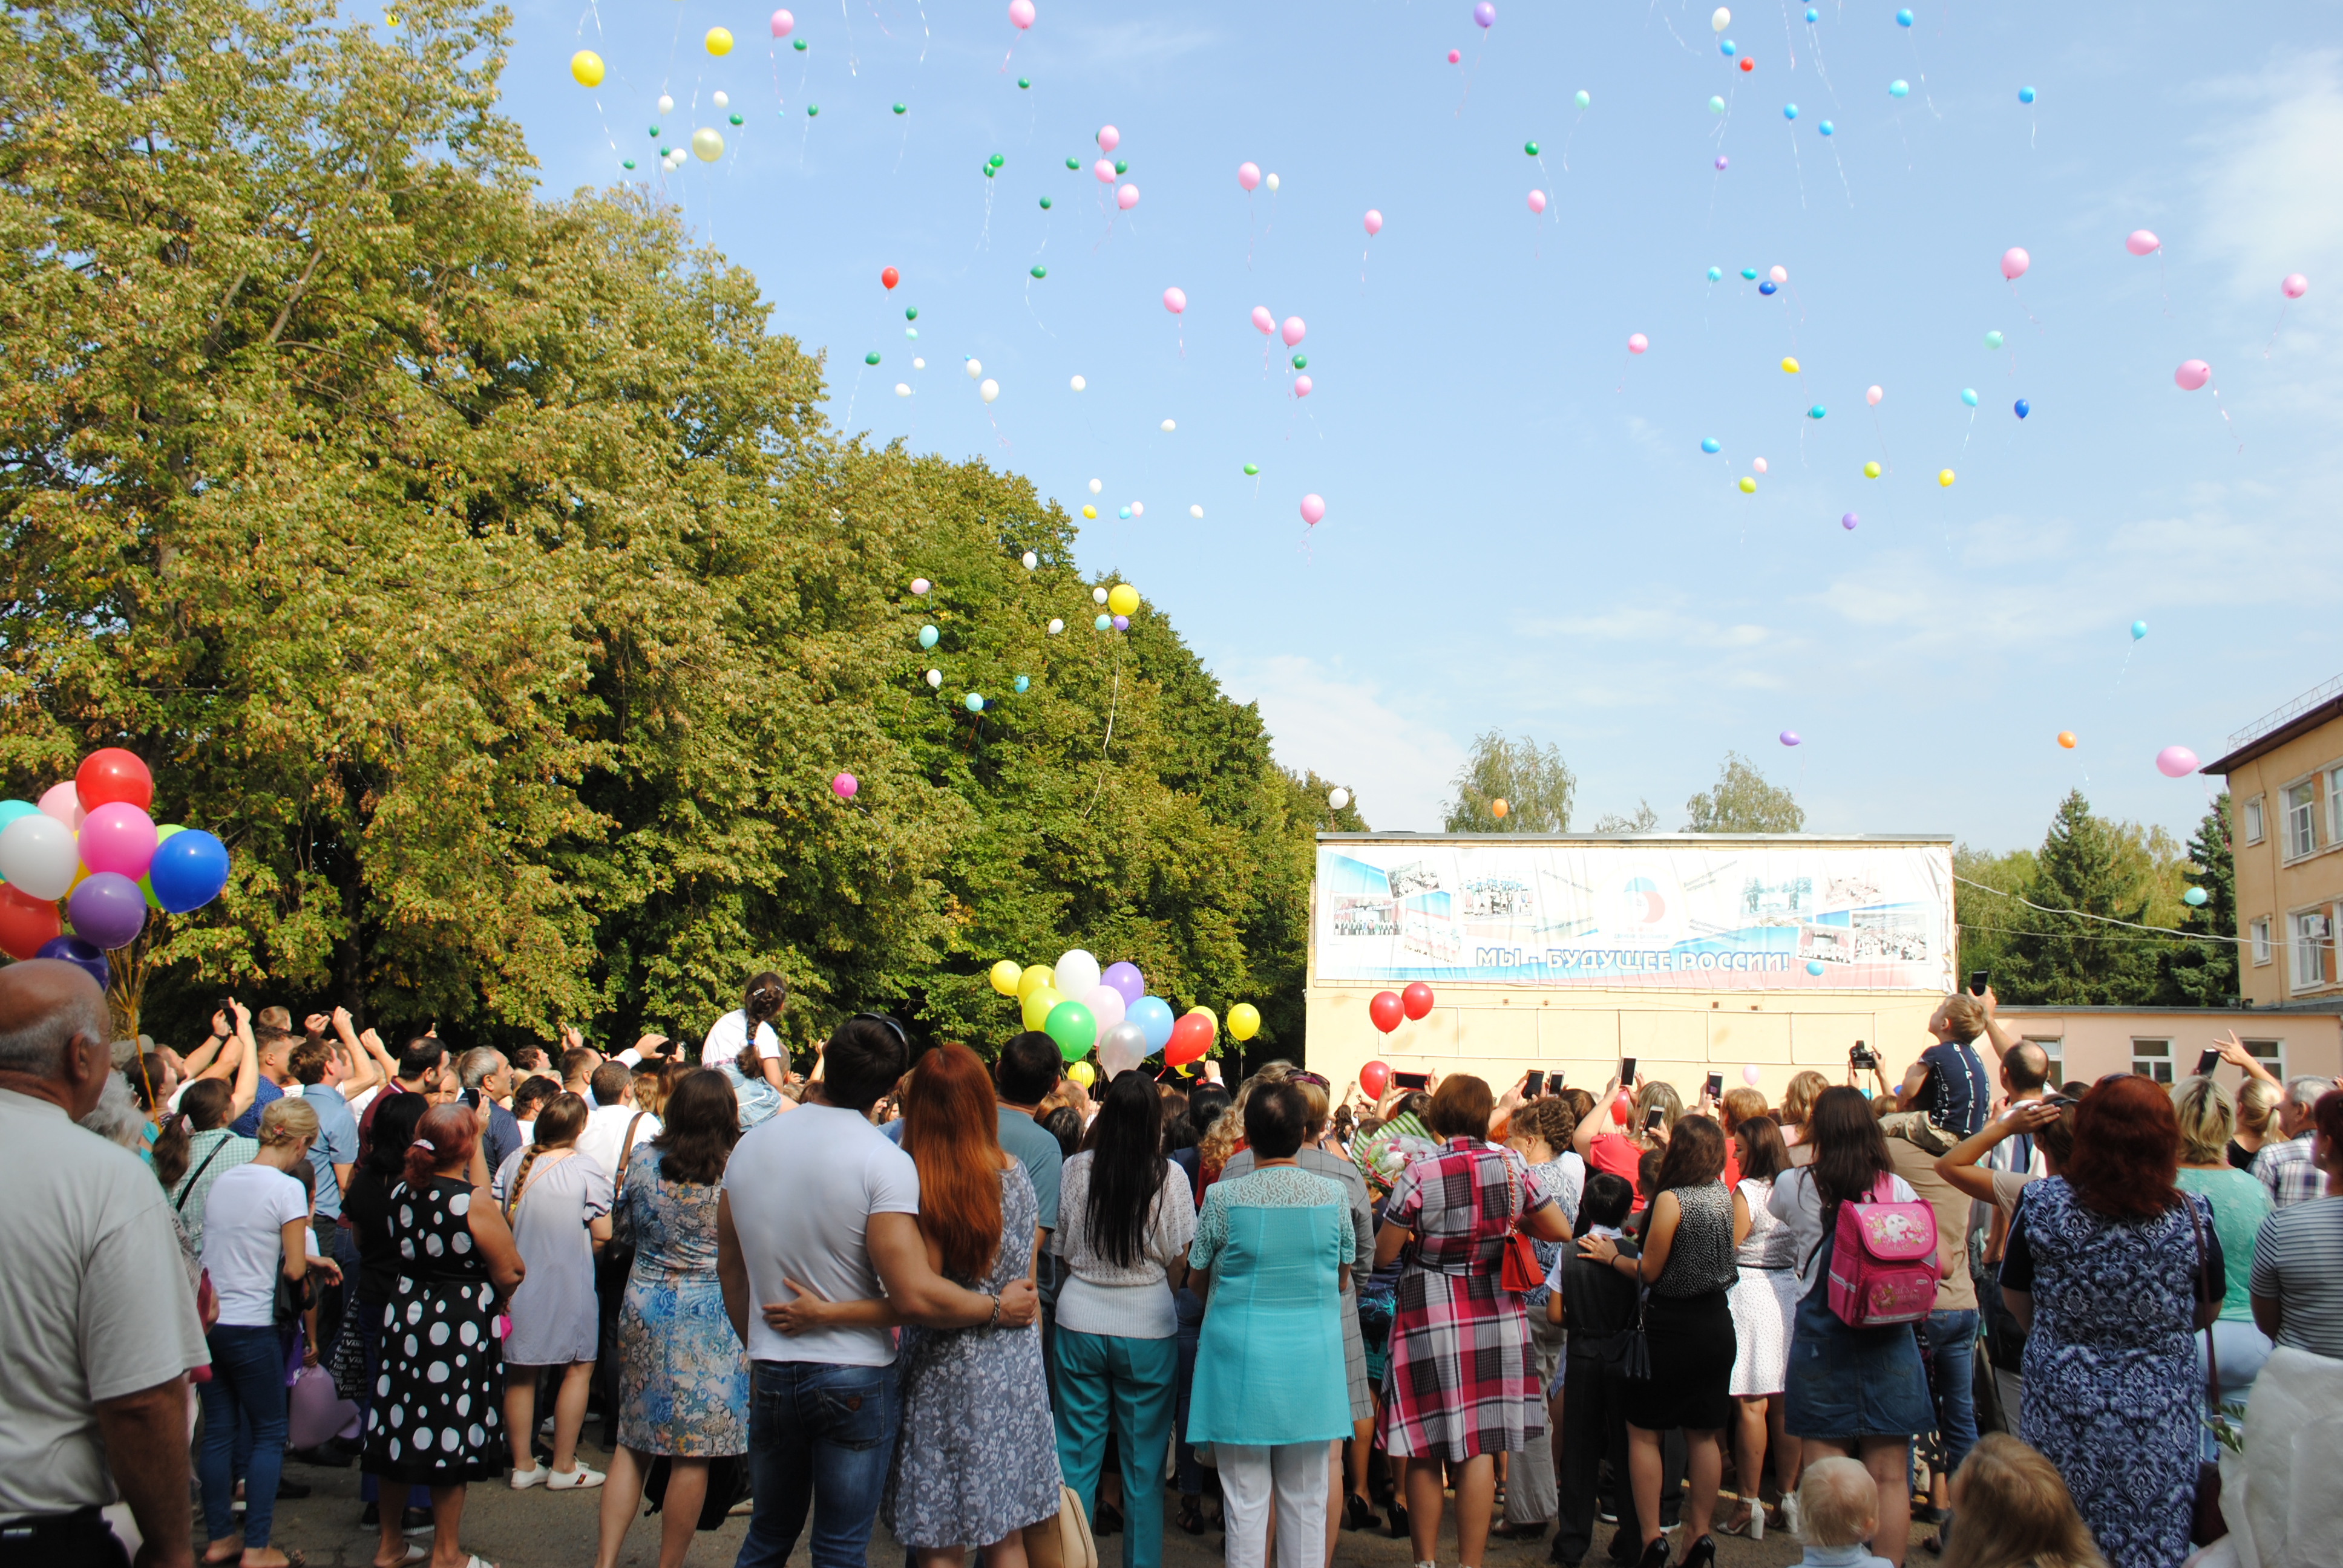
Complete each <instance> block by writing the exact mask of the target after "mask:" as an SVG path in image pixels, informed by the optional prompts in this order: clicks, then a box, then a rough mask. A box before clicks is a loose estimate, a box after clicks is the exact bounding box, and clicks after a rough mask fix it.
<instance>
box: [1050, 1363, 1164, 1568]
mask: <svg viewBox="0 0 2343 1568" xmlns="http://www.w3.org/2000/svg"><path fill="white" fill-rule="evenodd" d="M1179 1366H1180V1342H1179V1340H1178V1339H1177V1338H1176V1337H1174V1338H1166V1339H1160V1340H1127V1339H1121V1338H1118V1337H1113V1336H1110V1335H1106V1334H1086V1333H1082V1332H1079V1331H1077V1330H1074V1329H1070V1328H1067V1327H1066V1326H1065V1325H1064V1324H1062V1323H1061V1324H1060V1325H1059V1326H1058V1379H1057V1418H1058V1469H1059V1470H1060V1471H1061V1473H1063V1474H1064V1476H1065V1481H1066V1484H1067V1485H1068V1486H1071V1487H1072V1488H1073V1489H1074V1495H1075V1496H1077V1497H1079V1498H1081V1500H1082V1507H1083V1508H1084V1509H1086V1510H1088V1511H1089V1512H1090V1513H1091V1515H1092V1516H1093V1517H1095V1516H1096V1515H1097V1513H1098V1483H1099V1464H1100V1462H1101V1457H1102V1456H1103V1455H1104V1454H1105V1452H1106V1434H1107V1432H1108V1429H1109V1424H1110V1423H1111V1425H1112V1429H1113V1432H1114V1435H1115V1442H1116V1446H1117V1448H1118V1449H1120V1450H1121V1462H1122V1517H1123V1528H1122V1568H1162V1563H1163V1455H1164V1452H1165V1450H1166V1448H1167V1446H1168V1445H1169V1444H1170V1442H1171V1441H1172V1384H1173V1382H1175V1381H1176V1374H1177V1372H1178V1371H1179Z"/></svg>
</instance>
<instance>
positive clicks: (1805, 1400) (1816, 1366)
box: [1782, 1269, 1936, 1442]
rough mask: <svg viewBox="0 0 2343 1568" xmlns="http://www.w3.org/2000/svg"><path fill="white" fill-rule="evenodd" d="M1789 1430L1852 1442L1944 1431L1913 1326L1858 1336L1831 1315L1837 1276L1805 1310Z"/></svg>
mask: <svg viewBox="0 0 2343 1568" xmlns="http://www.w3.org/2000/svg"><path fill="white" fill-rule="evenodd" d="M1782 1415H1783V1422H1782V1424H1783V1426H1784V1427H1785V1429H1786V1430H1787V1431H1788V1432H1789V1434H1790V1435H1791V1436H1793V1437H1811V1438H1816V1439H1819V1440H1820V1441H1822V1442H1849V1441H1850V1440H1852V1439H1855V1438H1858V1437H1912V1436H1915V1435H1916V1434H1917V1433H1920V1432H1926V1431H1929V1430H1930V1429H1931V1428H1933V1427H1934V1426H1935V1425H1936V1409H1935V1407H1934V1406H1933V1405H1932V1404H1931V1403H1930V1402H1929V1400H1928V1378H1927V1373H1926V1372H1925V1371H1923V1370H1922V1368H1921V1365H1920V1345H1919V1342H1918V1341H1917V1340H1916V1339H1915V1338H1914V1337H1913V1334H1912V1326H1911V1325H1910V1324H1909V1323H1898V1324H1896V1325H1895V1326H1894V1327H1891V1328H1879V1329H1858V1328H1853V1327H1850V1326H1849V1325H1847V1324H1846V1323H1845V1322H1841V1321H1840V1319H1839V1316H1838V1314H1837V1313H1835V1312H1832V1311H1831V1310H1830V1271H1829V1270H1828V1269H1825V1270H1823V1271H1820V1272H1818V1273H1817V1274H1816V1275H1815V1288H1814V1289H1813V1290H1811V1291H1808V1292H1806V1293H1805V1297H1804V1298H1803V1299H1802V1300H1800V1302H1798V1313H1797V1317H1796V1319H1795V1322H1794V1324H1793V1326H1792V1329H1791V1334H1790V1373H1789V1388H1788V1389H1787V1390H1786V1391H1785V1400H1784V1402H1783V1412H1782Z"/></svg>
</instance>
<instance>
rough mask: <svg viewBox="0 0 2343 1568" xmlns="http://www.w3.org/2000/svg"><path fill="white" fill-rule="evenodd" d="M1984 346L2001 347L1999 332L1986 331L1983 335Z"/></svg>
mask: <svg viewBox="0 0 2343 1568" xmlns="http://www.w3.org/2000/svg"><path fill="white" fill-rule="evenodd" d="M1985 346H1986V347H1987V348H1998V347H2001V334H2000V333H1998V332H1988V333H1986V335H1985Z"/></svg>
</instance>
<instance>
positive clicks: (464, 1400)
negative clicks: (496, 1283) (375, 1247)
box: [362, 1177, 506, 1486]
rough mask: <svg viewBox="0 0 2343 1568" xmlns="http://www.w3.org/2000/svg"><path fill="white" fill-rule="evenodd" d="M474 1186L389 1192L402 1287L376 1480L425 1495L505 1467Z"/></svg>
mask: <svg viewBox="0 0 2343 1568" xmlns="http://www.w3.org/2000/svg"><path fill="white" fill-rule="evenodd" d="M471 1205H472V1188H471V1184H470V1183H468V1182H466V1181H456V1180H454V1179H452V1178H448V1177H435V1178H433V1179H432V1181H431V1182H430V1183H429V1185H428V1186H427V1187H426V1188H425V1189H424V1190H423V1191H421V1192H417V1191H414V1190H413V1189H411V1188H409V1187H408V1186H407V1184H406V1183H404V1182H401V1183H400V1184H399V1185H398V1186H397V1187H394V1188H393V1189H391V1194H390V1211H391V1212H390V1229H391V1234H392V1235H393V1236H394V1237H396V1238H397V1241H398V1255H399V1260H400V1261H399V1275H398V1285H397V1290H395V1291H394V1292H392V1294H391V1298H390V1304H389V1306H388V1307H387V1308H386V1309H385V1317H384V1322H383V1340H382V1368H381V1371H380V1372H379V1373H378V1374H377V1378H376V1382H375V1387H374V1404H373V1407H372V1408H371V1409H370V1410H369V1411H368V1412H367V1434H366V1457H365V1461H364V1463H363V1466H362V1468H364V1469H365V1471H366V1472H367V1473H368V1474H370V1475H381V1476H387V1477H389V1478H391V1479H392V1480H394V1481H403V1482H419V1483H423V1484H425V1485H427V1486H454V1485H456V1484H458V1483H462V1482H467V1481H488V1480H492V1479H494V1478H495V1477H496V1476H498V1475H499V1474H501V1473H503V1471H504V1468H505V1459H506V1450H505V1433H504V1423H503V1422H502V1421H501V1420H499V1419H498V1414H499V1412H498V1406H499V1405H500V1404H501V1402H502V1401H503V1396H504V1386H503V1379H502V1377H501V1376H500V1375H499V1374H500V1372H501V1367H502V1358H501V1357H500V1356H499V1354H498V1350H497V1346H496V1341H495V1334H494V1322H495V1320H494V1314H493V1310H492V1309H493V1303H494V1302H495V1299H496V1291H495V1288H494V1287H493V1286H492V1285H490V1284H489V1282H488V1265H487V1263H486V1261H484V1260H483V1259H482V1258H481V1257H480V1254H479V1251H478V1249H477V1248H476V1247H475V1246H474V1245H473V1243H472V1232H471V1227H470V1224H469V1222H468V1221H467V1219H466V1215H467V1214H468V1213H469V1211H470V1210H471Z"/></svg>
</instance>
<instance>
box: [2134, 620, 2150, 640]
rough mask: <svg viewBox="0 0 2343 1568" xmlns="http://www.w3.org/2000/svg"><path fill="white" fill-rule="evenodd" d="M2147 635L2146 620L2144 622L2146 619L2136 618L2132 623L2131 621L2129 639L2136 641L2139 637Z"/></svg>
mask: <svg viewBox="0 0 2343 1568" xmlns="http://www.w3.org/2000/svg"><path fill="white" fill-rule="evenodd" d="M2146 636H2147V622H2146V621H2144V620H2136V621H2134V622H2132V623H2131V639H2132V641H2134V642H2137V641H2138V640H2139V639H2140V638H2144V637H2146Z"/></svg>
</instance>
